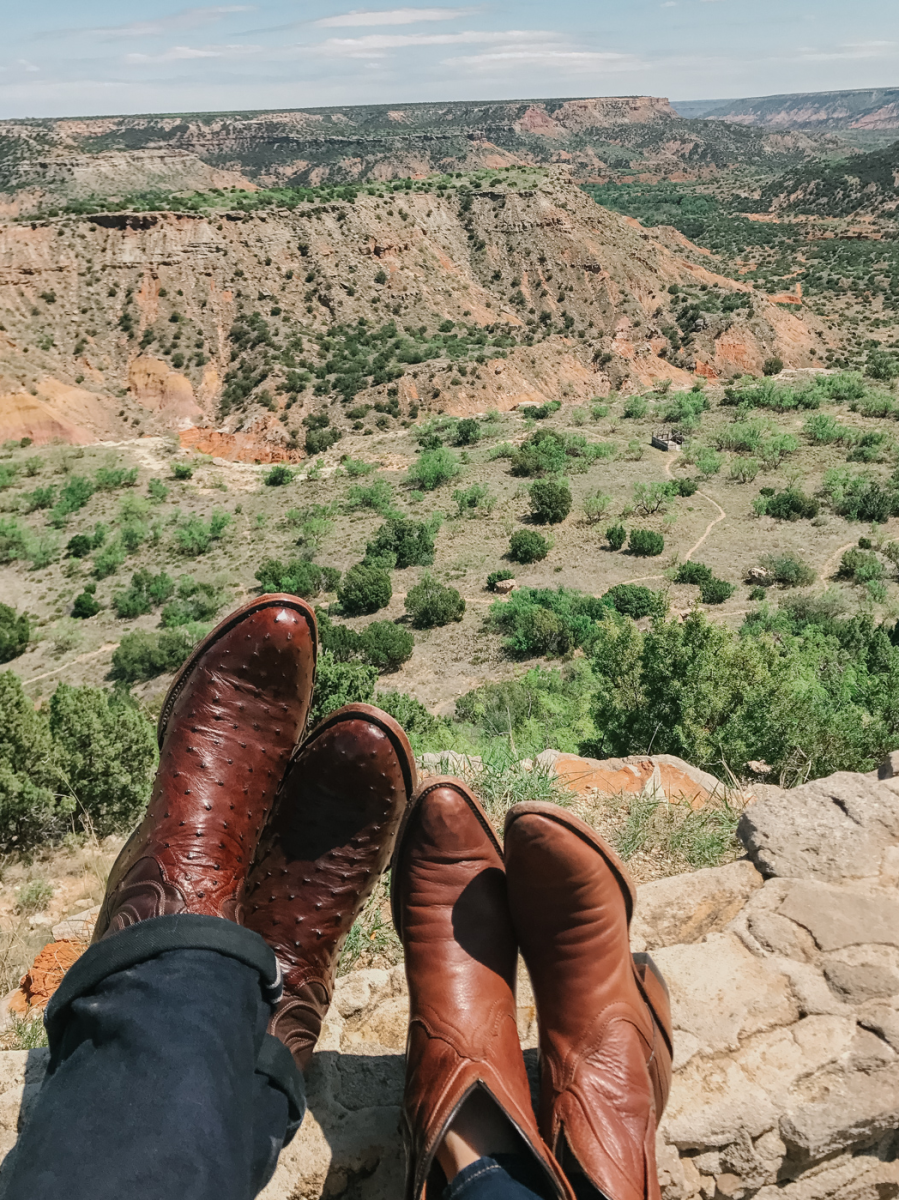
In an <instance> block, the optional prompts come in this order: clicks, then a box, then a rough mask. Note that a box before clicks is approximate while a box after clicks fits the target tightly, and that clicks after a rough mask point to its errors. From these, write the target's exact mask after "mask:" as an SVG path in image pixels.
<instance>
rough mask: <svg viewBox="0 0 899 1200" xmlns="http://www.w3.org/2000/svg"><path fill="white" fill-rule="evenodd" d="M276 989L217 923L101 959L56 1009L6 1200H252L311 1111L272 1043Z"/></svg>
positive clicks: (236, 934)
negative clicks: (180, 1199) (45, 1064)
mask: <svg viewBox="0 0 899 1200" xmlns="http://www.w3.org/2000/svg"><path fill="white" fill-rule="evenodd" d="M279 980H280V975H279V972H278V967H277V963H276V961H275V956H274V954H273V953H272V951H271V950H270V949H269V947H268V946H267V945H266V944H265V942H264V941H263V940H262V938H260V937H259V936H258V935H257V934H255V933H251V932H250V931H249V930H246V929H242V928H240V927H239V926H238V925H234V924H232V923H231V922H229V921H224V920H220V919H219V918H217V917H200V916H194V915H187V914H186V915H182V916H173V917H159V918H157V919H155V920H152V921H143V922H141V923H140V924H138V925H133V926H132V927H131V928H130V929H126V930H124V931H123V932H121V933H116V934H113V935H112V936H111V937H108V938H106V939H104V940H103V941H101V942H98V943H97V944H96V945H94V946H92V947H91V948H90V949H89V950H88V951H87V952H86V953H85V954H84V955H83V956H82V957H81V958H80V959H79V960H78V962H77V963H76V964H75V965H74V967H72V969H71V971H69V973H68V974H67V975H66V977H65V979H64V981H63V984H62V986H61V987H60V989H59V991H58V992H57V993H56V995H55V996H54V997H53V1000H52V1001H51V1002H50V1004H49V1006H48V1009H47V1016H46V1024H47V1032H48V1037H49V1042H50V1064H49V1068H48V1071H47V1076H46V1079H45V1081H44V1084H43V1086H42V1088H41V1090H40V1092H39V1094H38V1096H37V1098H36V1100H35V1105H34V1109H33V1110H32V1114H31V1118H30V1120H29V1122H28V1124H27V1125H26V1127H25V1129H24V1131H23V1133H22V1135H21V1137H20V1138H19V1141H18V1143H17V1144H16V1147H15V1149H14V1150H13V1152H12V1153H11V1154H10V1156H9V1158H8V1159H7V1161H6V1162H5V1163H4V1166H3V1172H2V1175H0V1197H2V1198H3V1200H59V1197H60V1196H65V1197H66V1198H67V1200H122V1198H123V1197H128V1200H172V1197H175V1196H190V1197H191V1200H250V1198H251V1197H253V1196H255V1195H256V1194H257V1192H259V1191H261V1189H262V1188H263V1187H264V1186H265V1185H266V1183H267V1182H268V1181H269V1179H271V1177H272V1174H273V1173H274V1170H275V1166H276V1165H277V1162H278V1154H279V1153H280V1151H281V1148H282V1146H283V1145H285V1144H286V1142H287V1141H289V1140H290V1138H291V1137H293V1134H294V1133H295V1132H296V1130H297V1129H298V1128H299V1125H300V1122H301V1121H302V1118H303V1113H304V1111H305V1098H304V1092H303V1079H302V1076H301V1075H300V1073H299V1071H298V1070H297V1069H296V1067H295V1066H294V1063H293V1059H292V1058H291V1056H290V1054H289V1052H288V1051H287V1050H286V1048H285V1047H284V1046H282V1044H281V1043H280V1042H278V1041H277V1040H276V1039H275V1038H272V1037H271V1036H270V1035H268V1034H267V1033H266V1032H265V1027H266V1024H267V1022H268V1018H269V1014H270V1012H271V1003H272V1001H273V1000H275V999H276V998H277V991H278V987H279Z"/></svg>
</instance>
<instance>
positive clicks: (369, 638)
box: [360, 621, 415, 671]
mask: <svg viewBox="0 0 899 1200" xmlns="http://www.w3.org/2000/svg"><path fill="white" fill-rule="evenodd" d="M360 642H361V650H362V654H363V656H364V658H365V659H366V661H367V662H369V663H370V664H371V665H372V666H373V667H377V668H378V670H379V671H397V670H399V668H400V667H401V666H402V665H403V663H404V662H406V661H407V660H408V659H409V658H411V657H412V651H413V650H414V649H415V638H414V637H413V636H412V634H411V633H410V632H409V630H408V629H404V628H403V626H402V625H395V624H394V623H393V621H372V623H371V624H370V625H366V627H365V628H364V629H363V630H362V635H361V637H360Z"/></svg>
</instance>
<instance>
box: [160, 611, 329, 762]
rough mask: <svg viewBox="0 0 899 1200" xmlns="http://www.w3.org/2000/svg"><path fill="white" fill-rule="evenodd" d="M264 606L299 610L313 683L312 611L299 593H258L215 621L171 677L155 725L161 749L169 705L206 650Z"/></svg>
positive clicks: (314, 636) (315, 646) (315, 641)
mask: <svg viewBox="0 0 899 1200" xmlns="http://www.w3.org/2000/svg"><path fill="white" fill-rule="evenodd" d="M266 608H292V609H293V610H294V612H297V613H299V614H300V616H302V617H303V618H304V619H305V621H306V623H307V625H308V626H309V630H310V633H311V634H312V685H313V688H314V686H315V669H316V664H317V661H318V625H317V623H316V620H315V613H314V612H313V610H312V608H311V607H310V606H309V605H308V604H307V603H306V602H305V600H301V599H300V598H299V596H290V595H287V594H286V593H274V594H268V595H265V596H259V597H257V598H256V599H255V600H250V601H249V602H248V603H247V604H244V605H243V606H242V607H241V608H238V609H236V610H235V611H234V612H233V613H230V614H229V615H228V616H227V617H225V619H224V621H222V622H221V623H220V624H219V625H216V627H215V629H213V630H211V631H210V632H209V633H207V635H206V637H204V638H203V640H202V641H201V642H200V643H199V644H198V645H196V646H194V648H193V650H192V651H191V653H190V656H189V657H188V658H187V660H186V661H185V662H184V664H183V665H182V666H181V668H180V669H179V671H178V674H177V675H176V676H175V678H174V679H173V680H172V683H171V686H170V687H169V690H168V691H167V692H166V696H165V700H164V701H163V702H162V709H161V710H160V713H159V721H158V722H157V725H156V741H157V744H158V746H159V748H160V749H162V741H163V738H164V737H165V733H166V729H167V728H168V723H169V718H170V717H171V715H172V709H173V708H174V707H175V704H176V702H177V700H178V697H179V696H180V695H181V692H182V691H183V689H184V686H185V684H186V683H187V681H188V679H189V678H190V676H191V673H192V672H193V670H194V668H195V667H196V665H197V663H198V662H199V661H200V659H201V658H202V657H203V655H204V654H205V653H206V651H207V650H209V649H210V647H212V646H214V645H215V643H216V642H217V641H218V640H219V639H220V638H222V637H224V635H225V634H226V633H230V631H231V630H232V629H233V628H234V627H235V625H239V624H240V622H241V621H242V620H243V619H244V617H248V616H250V615H251V614H253V613H256V612H262V611H263V610H264V609H266ZM311 695H312V691H311V689H310V699H311Z"/></svg>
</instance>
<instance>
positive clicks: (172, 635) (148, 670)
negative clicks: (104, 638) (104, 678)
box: [110, 625, 201, 683]
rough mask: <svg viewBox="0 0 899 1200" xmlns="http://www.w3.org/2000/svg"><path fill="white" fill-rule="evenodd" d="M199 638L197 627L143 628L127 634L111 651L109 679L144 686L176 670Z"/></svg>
mask: <svg viewBox="0 0 899 1200" xmlns="http://www.w3.org/2000/svg"><path fill="white" fill-rule="evenodd" d="M200 636H201V633H200V631H199V630H198V629H197V627H196V626H189V625H188V626H184V627H182V628H181V629H164V630H163V631H162V632H161V633H151V632H148V631H146V630H143V629H138V630H135V632H134V633H126V634H125V636H124V637H123V638H122V640H121V642H119V645H118V646H117V647H116V649H115V650H114V651H113V655H112V670H111V671H110V678H111V679H116V680H119V681H120V682H122V683H143V682H145V681H146V680H148V679H155V678H156V677H157V676H158V675H165V674H168V673H170V672H172V671H177V670H178V668H179V667H180V666H181V664H182V663H183V662H184V660H185V659H186V658H187V656H188V655H189V654H190V652H191V650H192V649H193V648H194V646H195V645H196V643H197V641H198V640H199V638H200Z"/></svg>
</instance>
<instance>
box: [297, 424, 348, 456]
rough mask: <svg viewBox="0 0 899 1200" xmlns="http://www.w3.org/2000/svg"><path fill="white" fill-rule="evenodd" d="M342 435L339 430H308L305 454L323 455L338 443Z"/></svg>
mask: <svg viewBox="0 0 899 1200" xmlns="http://www.w3.org/2000/svg"><path fill="white" fill-rule="evenodd" d="M341 437H343V434H342V433H341V432H340V430H339V429H310V430H309V431H308V432H307V434H306V453H307V454H309V455H313V454H324V452H325V451H326V450H330V449H331V447H332V446H334V445H336V444H337V442H339V441H340V439H341Z"/></svg>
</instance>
